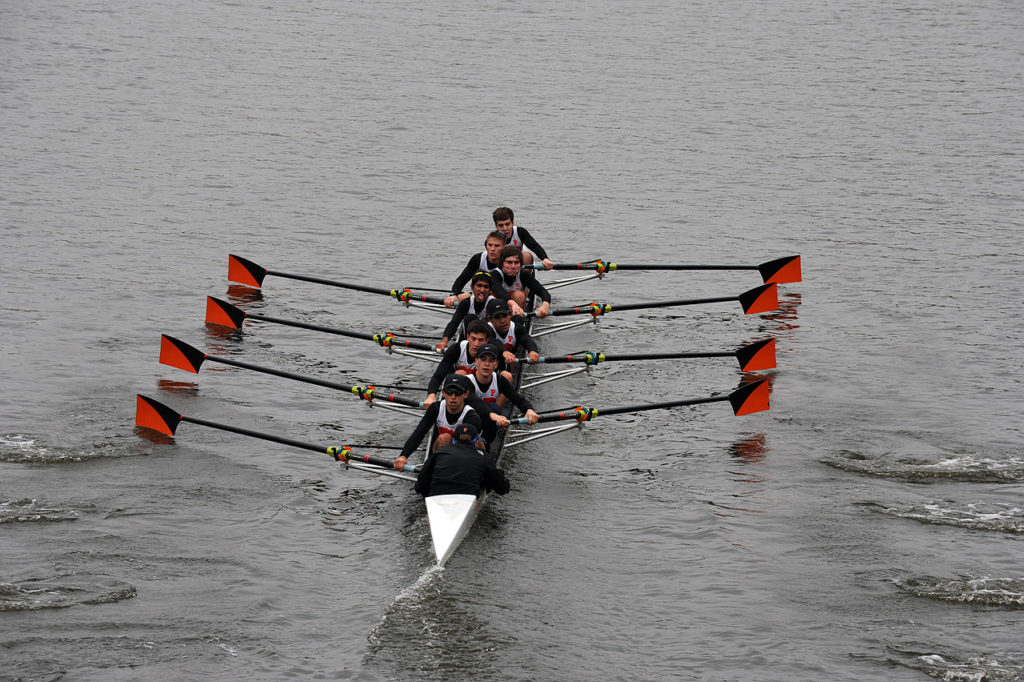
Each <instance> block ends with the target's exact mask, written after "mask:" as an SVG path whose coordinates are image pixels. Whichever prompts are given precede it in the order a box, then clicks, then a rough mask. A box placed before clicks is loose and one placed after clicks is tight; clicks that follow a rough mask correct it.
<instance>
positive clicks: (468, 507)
mask: <svg viewBox="0 0 1024 682" xmlns="http://www.w3.org/2000/svg"><path fill="white" fill-rule="evenodd" d="M480 500H481V498H479V497H477V496H476V495H431V496H430V497H426V498H424V502H426V504H427V519H428V520H429V522H430V536H431V537H432V538H433V539H434V554H435V555H437V565H438V566H444V564H445V562H446V561H448V559H449V558H450V557H451V555H452V554H454V553H455V550H456V549H457V548H458V546H459V544H460V543H461V542H462V538H464V537H466V533H468V532H469V529H470V527H471V526H472V525H473V521H474V519H476V513H477V511H478V510H479V509H480Z"/></svg>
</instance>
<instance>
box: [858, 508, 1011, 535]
mask: <svg viewBox="0 0 1024 682" xmlns="http://www.w3.org/2000/svg"><path fill="white" fill-rule="evenodd" d="M862 506H864V507H867V508H869V509H871V510H872V511H877V512H879V513H881V514H889V515H891V516H897V517H899V518H903V519H912V520H914V521H919V522H921V523H929V524H934V525H937V526H956V527H958V528H970V529H972V530H987V531H997V532H1003V533H1018V534H1019V533H1024V508H1021V507H1019V506H1016V505H1011V504H998V503H993V504H980V503H979V504H973V503H972V504H966V505H963V504H958V503H956V502H948V501H947V502H942V501H937V502H932V501H929V502H923V503H920V504H905V505H883V504H876V503H874V502H868V503H865V504H864V505H862Z"/></svg>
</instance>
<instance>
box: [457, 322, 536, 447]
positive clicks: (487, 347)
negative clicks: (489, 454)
mask: <svg viewBox="0 0 1024 682" xmlns="http://www.w3.org/2000/svg"><path fill="white" fill-rule="evenodd" d="M501 354H502V347H501V345H500V344H497V343H495V342H493V341H488V342H487V343H485V344H483V345H482V346H480V348H478V349H477V351H476V369H474V370H473V372H472V373H471V374H469V376H468V378H469V380H470V382H471V383H472V384H473V388H474V389H475V391H476V396H477V397H478V398H480V399H481V400H483V401H484V404H485V405H486V406H487V408H488V409H489V410H491V412H492V413H493V414H492V416H491V419H490V420H486V419H485V420H484V426H483V436H484V438H485V439H486V440H487V441H488V442H492V441H493V440H494V437H495V435H497V431H498V429H497V427H499V426H508V418H507V417H505V416H504V415H502V414H501V408H502V407H503V406H504V405H505V403H507V402H511V403H512V404H513V405H515V407H516V408H517V409H518V410H519V411H520V412H522V413H523V416H525V417H526V418H527V419H528V420H529V421H530V423H531V424H536V423H537V420H538V419H540V415H538V414H537V413H536V412H535V411H534V410H533V406H532V405H531V404H530V401H529V400H527V399H526V398H524V397H523V395H522V394H521V393H519V392H518V391H516V389H515V386H513V385H512V382H511V381H509V379H508V378H506V377H505V376H503V375H502V374H500V373H499V372H498V371H497V369H498V363H499V362H500V361H501Z"/></svg>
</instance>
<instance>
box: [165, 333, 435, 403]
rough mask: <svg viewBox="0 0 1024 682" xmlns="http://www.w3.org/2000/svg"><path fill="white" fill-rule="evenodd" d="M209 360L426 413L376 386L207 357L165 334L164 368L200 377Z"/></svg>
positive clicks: (413, 401) (211, 356) (406, 399)
mask: <svg viewBox="0 0 1024 682" xmlns="http://www.w3.org/2000/svg"><path fill="white" fill-rule="evenodd" d="M206 360H209V361H210V362H219V363H221V364H223V365H231V366H232V367H241V368H242V369H251V370H253V371H255V372H263V373H264V374H273V375H275V376H279V377H284V378H285V379H294V380H295V381H303V382H305V383H307V384H315V385H317V386H324V387H325V388H332V389H334V390H337V391H345V392H346V393H351V394H353V395H356V396H359V397H360V398H362V399H363V400H369V401H371V402H372V401H373V400H374V399H375V398H380V399H381V400H386V401H388V402H392V403H398V404H399V405H408V406H409V407H418V408H420V409H423V403H422V402H420V401H418V400H413V399H412V398H403V397H401V396H398V395H394V394H384V393H379V392H378V391H377V389H376V387H374V386H352V385H349V384H339V383H336V382H333V381H326V380H324V379H317V378H316V377H310V376H305V375H303V374H294V373H292V372H285V371H284V370H280V369H273V368H272V367H261V366H260V365H253V364H250V363H248V362H241V361H239V360H232V359H231V358H222V357H218V356H216V355H208V354H206V353H204V352H203V351H201V350H199V349H198V348H196V347H194V346H190V345H188V344H187V343H185V342H184V341H180V340H178V339H176V338H174V337H173V336H168V335H166V334H162V335H161V336H160V362H161V363H162V364H164V365H169V366H171V367H177V368H178V369H183V370H185V371H186V372H192V373H193V374H199V368H200V367H202V366H203V362H204V361H206Z"/></svg>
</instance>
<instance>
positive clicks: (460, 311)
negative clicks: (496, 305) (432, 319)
mask: <svg viewBox="0 0 1024 682" xmlns="http://www.w3.org/2000/svg"><path fill="white" fill-rule="evenodd" d="M471 301H472V299H471V298H464V299H462V300H461V301H459V305H457V306H456V307H455V312H454V313H452V319H451V320H449V321H448V325H447V326H446V327H445V328H444V332H443V333H442V336H443V337H444V340H445V342H446V343H445V347H446V348H447V347H448V344H447V341H450V340H451V339H452V337H454V336H455V332H456V330H458V328H459V324H460V323H461V322H462V321H463V320H464V319H466V315H467V314H468V313H469V304H470V302H471Z"/></svg>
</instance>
